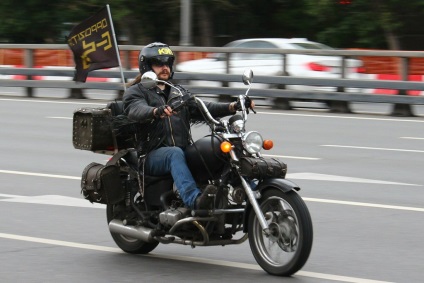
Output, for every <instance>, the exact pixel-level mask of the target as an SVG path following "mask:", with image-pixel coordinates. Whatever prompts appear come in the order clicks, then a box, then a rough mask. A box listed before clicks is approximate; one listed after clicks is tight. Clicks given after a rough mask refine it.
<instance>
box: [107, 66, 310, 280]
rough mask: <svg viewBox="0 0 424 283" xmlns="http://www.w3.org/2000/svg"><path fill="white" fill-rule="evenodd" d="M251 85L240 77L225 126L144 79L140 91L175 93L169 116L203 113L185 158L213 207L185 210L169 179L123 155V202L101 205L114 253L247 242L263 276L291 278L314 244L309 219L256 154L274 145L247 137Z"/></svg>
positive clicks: (279, 173)
mask: <svg viewBox="0 0 424 283" xmlns="http://www.w3.org/2000/svg"><path fill="white" fill-rule="evenodd" d="M252 79H253V72H252V71H251V70H246V71H245V73H244V74H243V79H242V80H243V82H244V84H245V85H247V86H248V87H247V90H246V92H245V94H241V95H239V98H238V99H239V100H240V105H241V107H242V110H241V115H240V114H235V115H233V116H232V117H230V118H229V119H228V120H225V119H215V118H214V117H212V115H211V114H210V113H209V111H208V109H207V108H206V106H205V104H204V102H203V101H202V100H201V99H200V98H198V97H196V96H194V95H191V94H185V95H183V94H182V93H181V91H180V90H179V88H177V87H175V86H174V85H173V84H171V83H170V82H164V81H161V80H158V78H157V76H156V75H155V74H154V73H153V72H147V73H146V74H144V75H143V77H142V80H141V83H142V84H143V85H144V86H146V87H152V86H154V85H155V84H157V83H159V82H161V83H165V84H168V85H170V86H171V87H172V88H173V89H176V90H177V91H178V92H179V93H180V96H179V98H178V99H177V100H176V101H174V102H173V103H172V105H171V107H172V108H173V109H174V111H178V109H179V107H184V105H185V104H186V103H187V101H189V100H194V101H195V102H196V104H197V106H198V107H199V109H200V111H201V112H202V113H203V114H204V117H205V121H206V124H207V125H208V126H209V128H210V134H208V135H206V136H204V137H202V138H200V139H198V140H197V141H195V142H193V143H192V144H191V145H190V146H188V147H187V148H186V149H185V154H186V159H187V163H188V166H189V168H190V170H191V172H192V175H193V177H194V178H195V180H196V183H197V184H198V187H199V188H200V189H201V190H204V189H205V188H206V187H208V191H210V192H213V193H211V194H209V197H211V198H212V199H213V203H214V206H213V208H211V209H208V210H191V209H189V208H187V207H186V206H185V205H184V203H183V202H182V200H181V198H180V197H179V195H178V191H177V190H176V188H175V187H174V184H173V180H172V177H171V175H169V176H148V175H145V174H143V173H142V172H140V170H141V169H140V168H141V167H140V166H139V165H140V160H141V158H140V156H138V154H137V151H136V150H135V149H131V148H130V149H126V150H125V151H124V153H123V154H121V155H120V156H118V158H116V157H115V162H116V163H117V164H118V168H119V174H118V176H119V179H120V180H121V183H122V184H123V186H122V190H124V191H125V192H124V195H125V196H124V197H122V198H120V199H118V201H113V202H111V201H108V202H106V204H107V209H106V211H107V222H108V225H109V230H110V233H111V236H112V238H113V240H114V241H115V243H116V244H117V245H118V247H119V248H121V249H122V250H123V251H125V252H127V253H132V254H147V253H149V252H151V251H153V250H154V249H155V248H156V247H157V246H158V245H159V244H182V245H189V246H191V247H197V246H226V245H236V244H241V243H243V242H245V241H246V240H248V241H249V245H250V249H251V251H252V253H253V256H254V258H255V260H256V261H257V263H258V264H259V265H260V266H261V267H262V269H263V270H265V271H266V272H268V273H269V274H272V275H278V276H290V275H292V274H294V273H296V272H297V271H298V270H299V269H301V268H302V267H303V265H304V264H305V263H306V261H307V260H308V257H309V255H310V252H311V248H312V242H313V227H312V220H311V216H310V213H309V211H308V208H307V206H306V204H305V203H304V201H303V200H302V198H301V197H300V196H299V194H298V193H297V191H299V190H300V188H299V186H298V185H296V184H295V183H294V182H292V181H290V180H288V179H285V175H286V171H287V166H286V164H285V163H283V162H281V161H279V160H278V159H274V158H266V157H263V156H262V155H261V152H260V151H261V149H263V148H264V149H270V148H272V146H273V144H272V141H270V140H263V138H262V136H261V134H260V133H259V132H257V131H247V130H246V122H247V117H248V116H247V115H248V114H249V109H246V107H245V103H244V102H245V100H246V99H250V98H249V97H248V92H249V90H250V88H251V83H252ZM252 110H253V109H252ZM116 155H117V154H116Z"/></svg>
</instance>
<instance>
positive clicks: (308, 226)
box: [248, 188, 313, 276]
mask: <svg viewBox="0 0 424 283" xmlns="http://www.w3.org/2000/svg"><path fill="white" fill-rule="evenodd" d="M259 206H260V208H261V210H262V212H263V214H264V216H265V219H266V221H267V223H268V225H269V229H270V235H268V236H267V235H265V233H264V232H263V230H262V227H261V225H260V224H259V220H258V218H257V217H256V214H255V212H254V210H253V209H252V210H251V212H250V215H249V223H248V225H249V227H248V232H249V244H250V248H251V250H252V253H253V256H254V257H255V259H256V262H257V263H258V264H259V265H260V266H261V267H262V268H263V269H264V270H265V271H266V272H268V273H270V274H272V275H278V276H290V275H292V274H294V273H295V272H297V271H298V270H299V269H301V268H302V267H303V265H304V264H305V263H306V261H307V260H308V258H309V254H310V252H311V249H312V241H313V228H312V220H311V216H310V214H309V211H308V208H307V207H306V205H305V203H304V201H303V200H302V198H301V197H300V196H299V195H298V194H297V193H296V192H294V191H290V192H288V193H284V192H282V191H281V190H278V189H275V188H271V189H268V190H265V191H264V192H263V194H262V198H261V199H260V202H259Z"/></svg>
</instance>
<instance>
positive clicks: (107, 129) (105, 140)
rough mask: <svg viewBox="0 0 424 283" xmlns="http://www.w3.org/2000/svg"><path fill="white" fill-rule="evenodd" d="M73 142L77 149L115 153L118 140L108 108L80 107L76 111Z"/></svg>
mask: <svg viewBox="0 0 424 283" xmlns="http://www.w3.org/2000/svg"><path fill="white" fill-rule="evenodd" d="M72 142H73V145H74V147H75V148H76V149H83V150H89V151H94V152H101V153H113V151H114V150H115V148H116V147H117V145H116V140H115V137H114V134H113V128H112V114H111V110H110V109H108V108H80V109H77V110H75V111H74V115H73V131H72Z"/></svg>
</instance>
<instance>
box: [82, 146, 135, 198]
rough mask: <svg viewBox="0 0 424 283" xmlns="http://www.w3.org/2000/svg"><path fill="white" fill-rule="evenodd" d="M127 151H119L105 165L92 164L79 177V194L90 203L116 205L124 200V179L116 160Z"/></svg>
mask: <svg viewBox="0 0 424 283" xmlns="http://www.w3.org/2000/svg"><path fill="white" fill-rule="evenodd" d="M126 153H127V151H125V150H124V151H120V152H118V153H117V154H116V155H115V156H113V157H112V159H111V160H110V161H109V162H108V163H106V165H103V164H100V163H96V162H92V163H90V164H88V165H87V166H86V167H85V168H84V171H83V172H82V177H81V193H82V194H83V196H84V198H85V199H87V200H89V201H90V202H92V203H93V202H96V203H103V204H116V203H118V202H120V201H121V200H123V199H124V198H125V188H124V186H123V181H125V178H124V179H121V173H120V167H119V166H118V160H119V159H120V158H121V157H122V156H124V155H125V154H126Z"/></svg>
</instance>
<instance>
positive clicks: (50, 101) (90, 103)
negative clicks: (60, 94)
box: [0, 98, 106, 106]
mask: <svg viewBox="0 0 424 283" xmlns="http://www.w3.org/2000/svg"><path fill="white" fill-rule="evenodd" d="M63 100H66V98H64V99H63ZM0 101H15V102H35V103H55V104H82V105H102V106H105V105H106V103H96V102H76V101H54V100H38V99H13V98H0Z"/></svg>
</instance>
